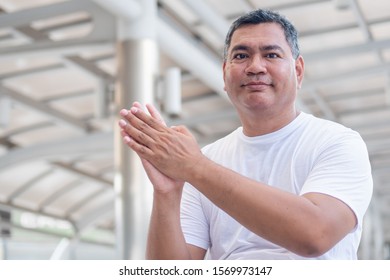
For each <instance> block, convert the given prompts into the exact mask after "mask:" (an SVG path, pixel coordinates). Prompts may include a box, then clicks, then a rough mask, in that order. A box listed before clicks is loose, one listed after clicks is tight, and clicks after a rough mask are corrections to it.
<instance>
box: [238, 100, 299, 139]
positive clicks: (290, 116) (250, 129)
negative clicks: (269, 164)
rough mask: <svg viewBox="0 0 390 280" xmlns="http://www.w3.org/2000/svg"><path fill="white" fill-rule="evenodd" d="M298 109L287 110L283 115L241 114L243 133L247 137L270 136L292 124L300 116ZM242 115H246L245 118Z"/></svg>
mask: <svg viewBox="0 0 390 280" xmlns="http://www.w3.org/2000/svg"><path fill="white" fill-rule="evenodd" d="M299 113H300V112H299V111H297V110H296V108H295V107H294V108H292V109H291V110H286V111H285V112H284V113H282V114H280V113H279V114H269V113H266V112H260V113H259V112H257V113H252V114H248V113H245V114H239V115H240V120H241V123H242V126H243V132H244V134H245V135H246V136H249V137H251V136H259V135H264V134H268V133H271V132H274V131H277V130H279V129H281V128H282V127H284V126H286V125H288V124H289V123H290V122H292V121H293V120H294V119H295V118H296V117H297V116H298V115H299ZM242 115H245V117H243V116H242Z"/></svg>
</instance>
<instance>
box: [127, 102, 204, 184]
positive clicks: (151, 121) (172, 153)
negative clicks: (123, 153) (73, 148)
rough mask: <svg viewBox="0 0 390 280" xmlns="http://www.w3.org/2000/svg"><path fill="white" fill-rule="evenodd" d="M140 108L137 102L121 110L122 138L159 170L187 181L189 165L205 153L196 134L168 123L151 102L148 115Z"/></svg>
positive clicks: (197, 160) (193, 164) (193, 163)
mask: <svg viewBox="0 0 390 280" xmlns="http://www.w3.org/2000/svg"><path fill="white" fill-rule="evenodd" d="M141 108H142V107H141V106H140V104H139V103H138V102H136V103H134V106H133V107H131V109H130V110H126V109H122V110H121V111H120V115H121V116H122V117H123V119H122V120H120V121H119V126H120V127H121V128H122V136H123V141H124V142H125V143H126V144H127V145H128V146H129V147H130V148H131V149H132V150H133V151H135V152H136V153H137V154H138V156H139V157H140V158H141V159H144V160H147V161H148V162H150V163H151V164H152V165H153V166H154V167H155V168H156V169H158V170H159V171H160V172H161V173H163V174H165V175H166V176H168V177H170V178H172V179H175V180H182V181H188V179H189V178H188V176H190V175H191V173H192V167H194V166H196V165H197V164H198V162H199V161H200V160H201V159H202V158H203V157H204V156H203V155H202V153H201V151H200V149H199V145H198V144H197V142H196V139H195V137H194V136H193V135H192V134H191V133H190V132H189V130H188V129H187V128H185V127H184V126H176V127H167V126H166V125H165V123H164V121H163V120H162V118H161V116H160V115H159V113H158V112H157V110H156V109H155V108H154V107H153V106H151V105H147V109H148V111H149V113H150V115H149V114H147V113H146V112H144V111H143V110H142V109H141Z"/></svg>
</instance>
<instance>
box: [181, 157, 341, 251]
mask: <svg viewBox="0 0 390 280" xmlns="http://www.w3.org/2000/svg"><path fill="white" fill-rule="evenodd" d="M188 175H189V177H188V179H187V180H188V181H189V183H191V184H192V185H193V186H195V187H196V188H197V189H198V190H199V191H200V192H202V193H203V194H204V195H205V196H206V197H207V198H209V199H210V200H211V201H212V202H213V203H214V204H216V205H217V206H218V207H219V208H221V209H222V210H224V211H225V212H226V213H228V214H229V215H230V216H232V217H233V218H234V219H235V220H237V221H238V222H239V223H241V224H242V225H243V226H245V227H246V228H248V229H249V230H251V231H252V232H254V233H256V234H257V235H259V236H261V237H263V238H264V239H267V240H269V241H271V242H273V243H275V244H278V245H280V246H282V247H284V248H286V249H288V250H290V251H292V252H294V253H297V254H299V255H304V256H310V255H311V254H316V253H312V252H318V251H319V249H318V247H316V248H312V246H320V247H321V248H323V247H325V248H330V247H331V246H332V245H334V244H333V243H332V244H331V243H329V240H331V242H333V241H334V240H336V239H337V238H339V237H337V238H336V239H328V237H327V236H331V235H334V233H332V232H326V231H327V230H328V229H329V227H327V224H326V219H323V215H322V212H321V209H320V208H319V207H317V205H315V204H314V203H313V202H312V201H310V200H309V199H307V198H306V197H302V196H298V195H295V194H291V193H288V192H285V191H281V190H279V189H277V188H274V187H271V186H268V185H265V184H263V183H261V182H256V181H254V180H251V179H249V178H246V177H244V176H241V175H239V174H237V173H236V172H234V171H232V170H229V169H226V168H224V167H222V166H220V165H218V164H215V163H214V162H212V161H209V160H208V159H206V160H202V162H201V163H200V164H199V165H198V166H197V167H196V168H194V170H193V172H192V173H191V174H188ZM323 236H325V237H326V239H324V240H321V238H322V237H323Z"/></svg>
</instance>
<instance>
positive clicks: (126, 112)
mask: <svg viewBox="0 0 390 280" xmlns="http://www.w3.org/2000/svg"><path fill="white" fill-rule="evenodd" d="M128 113H129V111H127V110H126V109H122V110H121V111H120V112H119V114H120V115H121V116H123V117H125V116H127V114H128Z"/></svg>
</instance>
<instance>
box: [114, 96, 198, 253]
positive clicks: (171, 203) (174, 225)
mask: <svg viewBox="0 0 390 280" xmlns="http://www.w3.org/2000/svg"><path fill="white" fill-rule="evenodd" d="M134 106H135V107H136V108H138V109H141V105H140V104H139V103H134ZM147 109H148V111H149V113H150V115H151V117H153V118H154V119H156V120H158V121H159V122H160V123H161V124H162V125H164V126H165V123H164V121H163V119H162V117H161V116H160V114H159V113H158V112H157V110H156V109H155V108H154V107H152V106H147ZM119 125H120V126H121V127H122V126H123V122H120V124H119ZM121 133H122V136H123V138H124V141H125V142H127V141H128V140H129V139H128V135H127V134H126V132H125V131H123V130H122V132H121ZM141 161H142V164H143V167H144V169H145V171H146V173H147V175H148V177H149V179H150V181H151V182H152V184H153V187H154V199H153V208H152V213H151V219H150V225H149V233H148V238H147V248H146V258H147V259H203V258H204V255H205V250H203V249H201V248H198V247H195V246H192V245H187V244H186V242H185V240H184V236H183V232H182V231H181V227H180V201H181V194H182V189H183V181H181V180H174V179H171V178H169V177H167V176H165V175H164V174H163V173H161V172H160V171H159V170H158V169H156V168H155V167H154V166H153V165H152V164H151V163H150V162H149V161H147V160H146V159H143V158H141Z"/></svg>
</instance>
